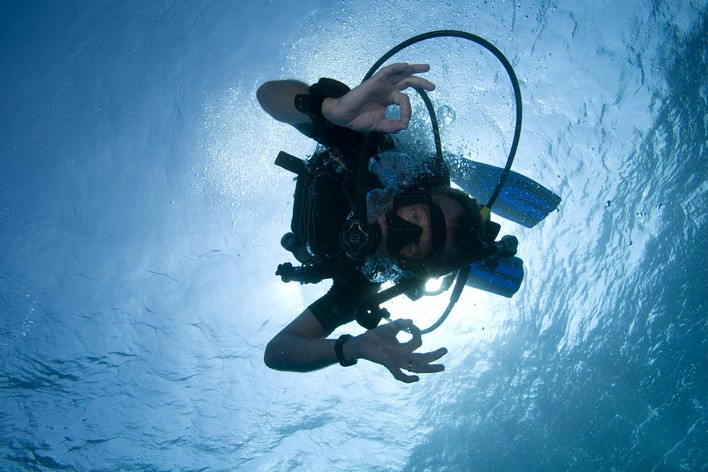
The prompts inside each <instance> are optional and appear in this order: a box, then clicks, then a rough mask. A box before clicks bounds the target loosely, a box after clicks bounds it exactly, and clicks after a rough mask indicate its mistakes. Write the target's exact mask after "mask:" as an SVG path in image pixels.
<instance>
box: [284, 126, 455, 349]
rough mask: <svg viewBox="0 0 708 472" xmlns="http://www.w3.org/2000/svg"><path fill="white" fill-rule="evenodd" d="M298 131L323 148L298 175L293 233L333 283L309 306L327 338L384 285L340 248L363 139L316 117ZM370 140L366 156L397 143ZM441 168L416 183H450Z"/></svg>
mask: <svg viewBox="0 0 708 472" xmlns="http://www.w3.org/2000/svg"><path fill="white" fill-rule="evenodd" d="M297 129H298V130H299V131H300V132H301V133H303V134H304V135H306V136H308V137H310V138H312V139H314V140H316V141H317V142H318V143H320V144H321V145H323V146H321V147H320V149H318V151H317V152H316V153H315V154H314V155H313V156H312V157H311V158H310V159H309V160H308V161H307V163H306V166H305V167H306V171H305V172H303V173H300V175H299V176H298V179H297V186H296V190H295V204H294V207H293V218H292V223H291V229H292V232H293V234H294V235H295V238H296V243H295V246H297V247H300V246H302V245H304V244H307V245H308V246H309V248H310V249H311V251H310V252H312V253H314V254H315V255H316V256H318V257H320V258H321V259H324V260H325V261H326V264H327V265H326V267H327V268H328V269H326V271H327V272H328V273H327V276H326V277H325V278H332V280H333V284H332V287H331V288H330V290H329V291H328V292H327V293H326V294H325V295H324V296H323V297H321V298H320V299H318V300H317V301H315V302H314V303H312V304H311V305H310V306H309V309H310V310H311V311H312V313H313V314H314V315H315V317H316V318H317V320H318V321H319V322H320V324H321V325H322V328H323V329H324V331H325V333H326V334H327V335H328V334H330V333H331V332H332V331H334V330H335V329H336V328H337V327H339V326H341V325H343V324H346V323H350V322H352V321H354V320H355V319H356V316H357V311H358V309H359V308H360V305H361V301H362V300H364V299H366V298H368V297H370V296H372V295H375V294H376V293H377V292H378V291H379V287H380V284H379V283H374V282H371V281H370V280H369V279H368V278H367V277H366V276H365V275H364V274H363V273H362V272H361V271H360V270H359V269H358V268H357V266H356V264H355V263H354V261H353V260H352V259H350V258H349V257H348V256H347V255H346V253H345V252H344V251H343V250H342V248H341V246H340V244H339V233H340V230H341V228H342V226H343V225H344V223H345V222H346V220H347V218H348V217H349V215H350V214H351V212H352V209H353V208H354V201H355V194H356V180H357V177H356V172H357V169H358V159H359V155H360V154H361V149H362V146H363V139H364V137H363V134H361V133H358V132H355V131H352V130H349V129H345V128H340V127H337V126H331V125H329V124H327V123H325V122H324V121H318V120H315V119H313V122H312V123H309V124H303V125H298V126H297ZM370 138H371V139H370V149H369V152H368V153H366V156H367V158H368V157H369V156H372V155H375V154H376V153H377V152H380V151H386V150H391V149H393V141H392V139H391V138H390V137H389V136H387V135H384V134H379V133H372V134H371V135H370ZM434 167H435V166H434ZM437 167H440V168H439V169H438V170H439V172H435V171H433V172H432V173H430V174H428V175H427V176H426V177H424V178H421V179H420V182H419V183H417V185H423V186H430V185H439V184H444V183H449V178H448V175H447V168H444V169H443V167H444V164H442V166H437ZM441 174H442V175H441ZM368 187H369V189H370V190H371V189H374V188H377V187H381V183H380V182H379V180H378V178H377V177H376V176H375V175H374V174H372V173H370V174H369V182H368Z"/></svg>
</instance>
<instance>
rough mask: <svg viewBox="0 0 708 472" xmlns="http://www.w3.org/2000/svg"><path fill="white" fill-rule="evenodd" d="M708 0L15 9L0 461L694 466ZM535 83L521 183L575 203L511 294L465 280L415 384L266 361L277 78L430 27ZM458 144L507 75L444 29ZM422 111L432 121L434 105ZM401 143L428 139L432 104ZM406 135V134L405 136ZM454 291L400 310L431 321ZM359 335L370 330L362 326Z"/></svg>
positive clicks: (506, 93) (295, 143) (8, 70)
mask: <svg viewBox="0 0 708 472" xmlns="http://www.w3.org/2000/svg"><path fill="white" fill-rule="evenodd" d="M707 16H708V5H707V4H706V2H705V1H656V2H642V1H638V0H632V1H628V2H603V3H597V2H595V3H593V2H591V3H589V4H588V5H586V6H585V5H581V4H580V3H578V2H575V3H573V2H554V1H541V2H506V1H499V0H497V1H484V2H483V1H480V2H447V3H445V2H436V3H430V2H422V1H405V2H404V1H395V2H390V4H389V3H387V4H384V3H381V2H349V1H335V2H317V1H305V2H299V3H298V5H297V6H295V5H294V4H291V3H290V2H279V1H270V2H265V1H251V0H248V1H242V2H231V1H219V0H217V1H211V2H197V1H176V2H137V1H123V2H107V1H98V2H78V1H73V2H71V1H70V2H49V1H39V0H30V1H25V2H19V1H4V2H0V71H2V72H1V73H0V83H1V84H2V87H1V88H0V97H1V98H0V120H1V121H2V123H3V132H2V133H0V316H2V319H1V320H2V323H1V324H0V356H1V359H2V371H1V372H0V469H3V470H13V471H14V470H17V471H19V470H141V471H143V470H263V471H271V470H390V471H398V470H410V471H414V470H415V471H442V470H450V471H457V470H480V471H489V470H539V471H540V470H577V471H585V470H617V471H620V470H622V471H624V470H641V471H647V470H657V471H658V470H691V471H693V470H703V469H706V468H708V448H706V444H708V434H707V429H708V420H707V419H706V411H705V410H706V405H707V391H708V384H707V382H706V358H707V357H708V350H707V348H706V336H707V334H708V332H707V329H706V328H707V325H706V313H707V312H708V310H707V309H706V302H705V298H706V293H707V291H708V287H707V285H706V284H707V282H706V281H707V280H708V271H707V270H706V251H705V245H706V229H705V214H706V210H705V209H706V206H707V201H706V200H707V198H706V193H707V192H706V190H707V188H706V187H707V185H708V184H707V183H706V175H707V172H706V171H707V169H706V162H707V159H706V136H707V133H706V124H707V121H708V112H707V105H706V103H707V100H708V85H707V81H706V74H705V72H706V70H708V68H707V67H706V57H707V56H708V52H707V50H706V38H708V23H707ZM448 28H450V29H452V28H454V29H461V30H465V31H470V32H473V33H475V34H478V35H480V36H483V37H485V38H487V39H488V40H489V41H491V42H492V43H494V44H495V45H496V46H497V47H498V48H499V49H501V50H502V51H503V52H504V54H506V55H507V57H508V58H509V59H510V61H511V62H512V64H513V65H514V67H515V69H516V74H517V76H518V77H519V80H520V81H521V90H522V95H523V99H524V102H523V103H524V128H523V133H522V139H521V145H520V148H519V152H518V154H517V160H516V163H515V170H517V171H518V172H522V173H524V174H526V175H528V176H529V177H531V178H533V179H535V180H538V181H539V182H542V183H543V184H544V185H546V186H547V187H549V188H551V189H552V190H554V191H555V192H556V193H558V194H559V195H561V196H562V198H563V201H562V203H561V206H560V208H559V211H558V212H555V213H553V214H551V215H550V216H549V217H548V218H547V219H546V220H545V221H544V222H543V223H542V224H541V225H539V226H537V227H536V228H533V229H526V228H523V227H520V226H517V225H515V224H513V223H511V222H503V226H504V229H503V231H504V232H505V233H512V234H515V235H517V237H518V238H519V239H520V241H521V246H520V256H521V257H522V258H523V259H524V261H525V269H526V280H525V281H524V285H523V286H522V288H521V290H520V292H519V293H518V294H517V295H516V296H515V297H514V298H513V299H512V300H507V299H500V298H496V297H494V296H492V295H489V294H485V293H481V292H475V291H473V290H467V291H466V292H465V293H464V294H463V297H462V300H461V301H460V303H459V304H458V306H457V307H456V308H455V310H454V311H453V313H452V315H451V316H450V319H449V320H448V321H447V322H446V323H445V324H444V325H443V326H442V327H441V328H440V329H438V330H436V331H435V332H433V333H432V334H430V335H428V336H426V337H425V338H424V348H426V349H430V350H432V349H434V348H437V347H440V346H446V347H447V348H448V349H449V351H450V352H449V354H448V355H447V356H446V358H445V362H446V366H447V369H446V371H445V372H444V373H441V374H437V375H433V376H428V377H424V378H423V379H422V380H421V382H419V383H418V384H415V385H404V384H400V383H398V382H396V381H395V380H393V379H392V378H391V377H390V376H389V374H388V373H387V372H386V371H385V370H384V369H382V368H380V367H377V366H373V365H367V364H366V363H364V362H360V363H359V364H358V365H357V366H356V367H354V368H350V369H346V370H345V369H341V368H338V367H337V368H334V367H333V368H330V369H325V370H323V371H319V372H315V373H311V374H306V375H304V374H290V373H279V372H274V371H270V370H268V369H267V368H266V367H265V366H264V365H263V362H262V353H263V349H264V347H265V344H266V343H267V342H268V340H269V339H270V338H271V337H272V336H273V335H274V334H275V333H276V332H277V331H278V330H280V329H281V328H282V326H283V325H284V324H285V323H287V322H288V321H289V320H290V319H292V318H293V317H294V316H295V315H296V314H297V313H299V312H300V311H301V310H302V309H303V308H304V307H305V306H307V305H308V304H309V303H310V302H311V301H312V300H314V299H315V298H316V297H317V296H318V295H319V294H321V293H323V291H324V290H325V288H326V287H311V286H304V287H299V286H294V285H286V284H283V283H281V282H280V281H279V280H278V279H277V278H276V277H275V276H274V275H273V274H274V270H275V267H276V266H277V265H278V264H279V263H281V262H284V261H285V260H287V255H286V254H285V252H284V251H283V250H282V249H280V246H279V239H280V236H281V235H282V233H283V232H285V231H287V228H288V226H289V219H290V212H291V210H292V207H291V205H292V203H291V196H292V190H293V182H292V178H291V175H288V173H287V172H283V171H281V170H279V169H278V168H276V167H275V166H273V165H272V161H273V160H274V158H275V155H276V154H277V152H278V151H279V150H281V149H282V150H286V151H288V152H290V153H292V154H296V155H299V156H306V155H308V154H309V153H311V152H312V150H313V147H314V146H313V143H312V142H310V141H309V140H307V139H306V138H304V137H302V136H299V135H298V134H297V133H296V132H294V131H293V130H291V129H289V128H288V127H286V126H285V125H282V124H279V123H275V122H273V121H272V120H270V119H269V118H268V117H267V116H266V115H265V113H263V112H262V111H260V109H259V108H258V106H257V104H256V101H255V90H256V88H257V86H258V85H259V84H260V83H262V82H263V81H265V80H268V79H273V78H299V79H302V80H304V81H307V82H314V81H316V80H317V79H318V78H319V77H320V76H330V77H337V78H339V79H341V80H343V81H345V82H347V83H349V84H350V85H354V84H356V83H357V82H358V81H360V80H361V78H362V77H363V75H364V74H365V73H366V71H367V70H368V69H369V67H370V66H371V64H373V62H374V61H375V60H376V59H377V58H378V57H379V56H380V55H382V54H383V53H384V52H386V51H387V50H388V49H389V48H391V47H392V46H394V45H395V44H397V43H399V42H400V41H403V40H405V39H407V38H408V37H410V36H413V35H415V34H419V33H422V32H425V31H430V30H434V29H448ZM396 59H397V60H407V61H416V62H429V63H430V64H431V66H432V69H431V72H430V73H429V74H428V77H429V78H430V80H432V81H433V82H435V83H436V84H437V85H438V89H437V90H436V91H435V92H434V93H433V94H431V98H432V99H433V101H434V102H435V104H436V106H437V107H438V108H439V110H440V111H441V116H442V120H441V121H442V125H443V145H444V147H445V148H446V150H448V151H451V152H455V153H459V154H462V155H465V156H467V157H470V158H473V159H477V160H483V161H485V162H489V163H494V164H497V165H500V164H501V162H503V159H504V156H505V155H506V153H507V152H508V147H509V146H510V144H511V136H512V132H513V112H514V108H513V94H512V92H511V87H510V86H509V84H508V82H507V79H506V76H505V74H504V72H503V69H501V67H500V66H499V65H498V63H496V60H495V59H494V58H493V57H491V56H490V55H489V54H488V53H486V52H485V51H483V50H481V49H480V48H479V47H477V46H475V45H472V44H470V43H465V42H462V41H458V40H442V39H441V40H434V41H430V42H426V43H424V44H420V45H416V46H415V47H413V48H411V49H409V50H406V51H405V52H403V53H401V55H399V56H397V58H396ZM416 110H417V111H419V112H420V108H416ZM416 117H417V118H419V119H417V120H414V122H413V125H412V131H411V133H412V134H413V136H421V139H422V140H423V141H425V140H426V138H422V136H424V135H425V136H427V135H426V134H425V132H426V124H425V120H424V115H422V112H420V113H419V114H417V115H416ZM416 133H418V134H416ZM446 302H447V296H446V295H443V296H440V297H438V298H437V299H426V300H424V301H421V302H418V303H416V304H412V303H409V302H403V301H397V302H395V303H393V304H392V305H391V306H390V309H391V311H392V312H394V314H395V315H396V316H405V317H412V318H414V319H415V320H416V321H418V322H419V323H420V324H421V325H427V324H429V323H430V322H431V321H432V320H434V319H435V317H436V316H437V315H438V314H439V313H440V312H441V311H442V310H443V309H444V307H445V305H446ZM341 331H342V332H351V333H353V334H356V333H357V332H359V328H357V327H356V326H347V327H345V328H343V329H342V330H341Z"/></svg>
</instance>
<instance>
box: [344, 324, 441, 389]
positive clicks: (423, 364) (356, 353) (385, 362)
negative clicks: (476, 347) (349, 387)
mask: <svg viewBox="0 0 708 472" xmlns="http://www.w3.org/2000/svg"><path fill="white" fill-rule="evenodd" d="M400 331H407V332H409V333H410V334H412V335H413V338H412V339H411V340H410V341H408V342H405V343H402V342H400V341H399V340H398V339H396V335H397V334H398V333H399V332H400ZM422 344H423V340H422V338H421V336H420V329H418V327H417V326H415V325H414V324H413V322H412V321H411V320H396V321H393V322H391V323H387V324H385V325H381V326H378V327H376V328H374V329H370V330H368V331H367V332H365V333H364V334H360V335H359V336H356V337H354V338H352V339H350V340H349V341H347V342H346V343H345V344H344V346H343V349H344V351H343V353H344V357H345V358H346V359H353V358H358V359H366V360H368V361H371V362H375V363H377V364H381V365H382V366H384V367H386V368H387V369H388V370H389V372H391V374H392V375H393V376H394V377H395V378H396V379H397V380H400V381H401V382H406V383H411V382H417V381H418V380H420V379H419V377H418V376H417V375H406V374H404V373H403V370H402V369H405V370H407V371H409V372H416V373H430V372H440V371H443V370H445V366H444V365H442V364H431V362H433V361H436V360H438V359H440V358H441V357H442V356H444V355H445V354H447V349H445V348H444V347H443V348H440V349H438V350H436V351H432V352H421V353H417V352H413V351H415V350H416V349H418V348H419V347H420V346H421V345H422Z"/></svg>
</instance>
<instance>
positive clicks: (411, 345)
mask: <svg viewBox="0 0 708 472" xmlns="http://www.w3.org/2000/svg"><path fill="white" fill-rule="evenodd" d="M406 331H407V332H408V333H410V334H411V336H413V337H412V338H411V339H410V340H409V341H408V342H407V343H406V347H407V348H408V349H410V351H411V352H413V351H415V350H416V349H418V348H419V347H420V346H422V345H423V337H422V336H421V333H420V328H418V327H417V326H416V325H414V324H413V323H411V324H409V325H408V327H407V328H406Z"/></svg>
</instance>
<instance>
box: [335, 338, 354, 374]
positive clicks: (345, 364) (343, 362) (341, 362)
mask: <svg viewBox="0 0 708 472" xmlns="http://www.w3.org/2000/svg"><path fill="white" fill-rule="evenodd" d="M351 337H352V335H351V334H343V335H341V336H340V337H339V339H337V342H336V343H334V353H335V354H336V355H337V360H338V361H339V365H341V366H342V367H349V366H352V365H354V364H356V359H353V360H351V361H348V360H346V359H344V353H343V352H342V348H343V347H344V343H345V342H347V339H349V338H351Z"/></svg>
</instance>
